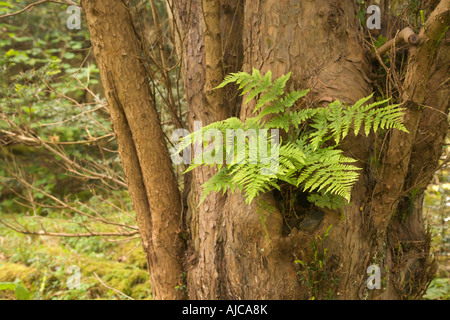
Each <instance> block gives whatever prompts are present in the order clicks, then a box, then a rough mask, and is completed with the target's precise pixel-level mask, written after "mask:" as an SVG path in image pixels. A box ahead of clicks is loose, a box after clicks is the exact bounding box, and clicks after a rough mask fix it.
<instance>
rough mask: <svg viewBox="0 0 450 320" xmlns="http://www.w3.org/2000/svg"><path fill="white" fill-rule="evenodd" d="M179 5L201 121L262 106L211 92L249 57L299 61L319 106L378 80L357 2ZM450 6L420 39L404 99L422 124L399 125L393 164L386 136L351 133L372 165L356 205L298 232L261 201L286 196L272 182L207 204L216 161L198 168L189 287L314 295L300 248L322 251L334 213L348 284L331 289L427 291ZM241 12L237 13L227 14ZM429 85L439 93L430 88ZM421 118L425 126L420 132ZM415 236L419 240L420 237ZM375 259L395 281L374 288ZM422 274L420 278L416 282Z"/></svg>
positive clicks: (338, 273) (208, 295) (295, 82)
mask: <svg viewBox="0 0 450 320" xmlns="http://www.w3.org/2000/svg"><path fill="white" fill-rule="evenodd" d="M383 3H384V1H383ZM219 4H220V9H219V10H218V9H217V6H218V5H219ZM169 7H171V9H172V14H173V22H174V24H176V25H177V28H175V27H174V30H175V29H178V30H183V32H178V34H176V32H174V34H175V38H176V43H177V51H178V54H179V56H180V57H182V59H183V64H182V66H183V67H182V71H183V79H184V84H185V88H186V93H187V101H188V105H189V109H190V118H189V127H190V129H191V130H192V129H193V122H194V121H196V120H199V121H202V122H203V123H202V124H203V125H206V124H209V123H211V122H212V121H217V120H221V119H223V117H227V116H230V115H235V116H240V117H241V119H242V120H244V119H245V118H246V117H248V116H250V114H251V112H252V110H253V105H252V104H249V105H244V106H241V105H240V103H241V100H240V99H237V98H236V97H235V96H234V95H233V93H232V90H229V91H226V90H225V91H224V92H215V93H214V94H215V98H214V99H212V100H211V99H210V97H211V96H210V95H209V89H211V87H213V86H215V85H217V83H218V79H217V78H218V77H219V75H220V74H222V75H226V74H228V73H229V72H236V71H239V70H241V67H242V69H243V70H244V71H246V72H251V68H256V69H259V70H261V72H263V73H264V72H266V71H268V70H271V71H272V72H273V74H274V78H275V77H279V76H281V75H283V74H286V73H288V72H292V77H291V80H290V82H289V83H288V86H289V89H290V90H292V89H303V88H311V89H312V90H311V94H310V95H309V96H308V97H307V102H308V103H312V104H313V105H317V106H319V105H320V106H323V105H326V104H327V103H330V102H332V101H334V100H337V99H339V100H341V101H343V102H346V103H349V104H351V103H354V102H356V101H357V100H359V99H360V98H362V97H365V96H368V95H369V94H371V93H372V92H373V88H372V81H371V79H370V72H369V69H370V63H371V62H370V53H369V52H365V49H364V47H363V44H362V40H361V37H360V34H361V30H360V27H359V26H358V22H357V20H356V19H355V15H356V12H357V10H358V8H357V6H356V4H353V3H350V2H344V1H331V2H330V1H325V0H323V1H320V0H317V1H309V2H304V1H288V0H277V1H275V0H265V1H242V2H240V1H235V2H231V1H200V0H197V1H195V0H194V1H187V2H185V1H175V0H174V1H169ZM447 10H448V1H442V2H441V4H440V5H439V6H438V7H437V8H436V10H435V12H434V13H433V14H432V15H431V16H430V18H429V20H428V22H427V26H426V28H425V29H424V30H423V31H422V32H421V33H420V35H419V36H420V39H421V40H420V42H419V44H418V46H417V48H413V49H412V50H411V54H410V58H409V63H410V65H409V67H408V72H407V76H406V79H405V82H404V88H403V89H404V95H403V97H404V98H403V100H404V102H405V104H406V105H407V106H408V112H407V115H406V118H405V122H406V125H407V127H408V128H409V129H410V131H412V135H407V134H403V133H399V132H395V131H393V132H392V133H391V134H390V136H389V137H388V139H387V143H388V150H387V151H385V152H384V153H383V154H384V157H383V159H382V160H383V162H382V167H381V168H382V170H381V176H379V175H378V174H377V173H376V171H375V170H374V169H373V168H372V167H371V166H370V159H371V158H372V157H374V155H375V153H374V152H375V149H376V147H378V148H379V146H376V145H375V142H376V141H377V140H375V139H374V136H370V137H368V138H365V137H362V136H361V135H359V136H358V137H348V138H346V139H345V140H344V142H343V144H342V148H343V150H344V151H345V153H346V154H347V155H349V156H351V157H354V158H356V159H358V160H359V165H360V167H361V168H362V169H363V170H362V172H361V178H360V180H359V181H358V183H357V184H356V185H355V187H354V191H353V193H352V203H351V205H350V206H347V207H344V208H343V209H342V211H341V212H337V211H331V210H323V211H324V217H323V218H322V219H321V221H319V224H318V225H317V226H316V227H315V228H313V229H311V230H304V229H302V228H300V229H299V230H297V229H294V230H293V231H292V232H291V233H290V234H289V236H286V235H285V234H284V233H283V227H284V221H283V216H282V214H281V211H280V210H278V209H276V210H275V211H269V210H267V209H266V208H267V206H265V205H261V203H266V204H271V205H273V206H274V207H275V208H277V206H278V204H277V200H275V198H274V196H273V195H272V194H270V193H269V194H266V195H264V196H263V197H261V199H258V201H263V202H258V201H254V202H253V204H252V205H251V206H246V205H245V204H244V199H243V197H242V195H239V194H230V193H227V194H225V195H224V196H222V195H215V194H211V195H210V196H208V197H207V199H206V200H205V202H204V203H203V204H201V205H200V206H199V207H198V208H197V204H198V200H199V197H200V194H201V184H203V183H204V182H205V181H207V180H208V179H209V178H210V177H211V176H212V174H213V173H214V172H215V171H214V169H206V168H199V169H196V170H195V171H194V173H193V176H194V177H193V182H192V189H191V191H190V201H189V204H190V206H189V207H190V210H189V215H188V219H187V223H188V224H190V242H189V250H188V255H187V259H186V263H185V267H186V270H187V275H188V295H189V298H193V299H198V298H201V299H217V298H220V299H298V298H308V297H310V296H311V292H310V291H311V288H309V287H308V286H307V285H305V283H304V282H303V283H302V282H300V281H298V280H299V277H298V274H297V271H298V269H297V267H296V265H295V264H294V260H295V259H301V260H303V261H306V262H308V261H311V259H312V256H313V254H314V253H313V252H311V249H310V244H311V242H312V241H313V240H314V239H315V237H316V236H319V235H323V233H324V232H325V230H326V229H327V228H328V226H330V225H332V226H333V227H332V229H331V232H330V235H329V238H328V239H327V240H326V241H325V243H324V246H325V247H326V248H327V249H328V256H329V258H328V259H329V261H328V266H329V267H330V266H331V269H332V270H330V271H331V275H330V276H331V277H336V279H337V278H339V284H338V286H337V287H336V288H334V289H333V290H332V292H331V294H332V295H333V296H334V297H337V298H344V299H362V298H367V297H370V298H375V299H377V298H390V299H392V298H403V297H404V295H405V293H406V292H409V294H412V295H413V296H414V294H418V292H419V291H420V288H423V284H424V282H426V281H427V274H428V273H427V271H426V269H427V268H431V267H430V262H429V243H428V242H427V241H428V240H427V239H428V238H427V235H426V232H425V230H424V227H423V220H422V217H421V209H420V208H421V204H422V201H423V190H424V188H425V185H426V183H427V179H429V174H430V173H431V172H432V171H434V170H435V169H436V163H437V159H438V158H439V154H440V152H441V150H442V144H443V141H444V135H445V130H446V121H445V113H446V112H448V102H447V101H448V86H447V85H446V84H445V74H446V72H447V71H446V70H448V59H447V57H446V55H445V54H441V57H440V59H439V60H438V63H435V60H436V59H435V57H436V55H435V52H436V47H437V46H436V39H437V38H439V36H440V34H442V32H443V30H444V29H443V26H444V25H445V24H446V23H448V20H447V18H448V13H446V11H447ZM218 12H219V21H220V35H219V32H218V29H217V26H218V24H217V20H216V21H209V22H208V20H209V18H211V17H213V16H214V17H215V18H214V19H216V17H217V14H218ZM230 21H232V24H230V23H225V22H230ZM208 25H209V28H208ZM230 25H232V27H231V29H230ZM241 26H242V27H241ZM227 28H228V29H227ZM230 31H231V32H233V36H232V37H231V39H230V40H229V39H228V38H227V36H226V35H227V34H228V33H229V32H230ZM219 39H220V45H219V41H218V40H219ZM220 47H221V50H222V55H221V56H220V57H219V56H217V54H218V52H219V51H217V50H218V48H220ZM239 48H241V49H239ZM242 48H243V52H242V53H241V50H242ZM440 52H444V49H441V50H440ZM445 52H446V51H445ZM212 57H214V58H212ZM242 59H243V60H242ZM219 61H221V62H222V63H219ZM240 61H243V64H242V66H241V63H240ZM228 66H231V67H228ZM227 67H228V68H227ZM423 70H427V71H426V72H423ZM429 70H431V71H430V72H428V71H429ZM427 86H428V88H427ZM202 89H203V91H202ZM232 89H235V88H232ZM425 89H426V90H428V91H426V90H425ZM426 92H437V93H438V94H437V95H434V94H433V95H430V96H427V95H426ZM221 94H223V97H221V96H220V95H221ZM424 102H426V103H427V104H430V106H432V108H435V109H438V111H436V110H434V111H432V110H431V109H430V110H427V111H425V112H423V113H422V112H420V111H418V108H417V106H419V105H422V104H423V103H424ZM439 111H440V112H441V113H439ZM419 119H420V121H421V122H420V123H418V122H419ZM431 119H439V125H438V126H432V125H431V122H430V121H432V120H431ZM417 128H419V131H418V132H419V134H421V135H422V136H421V137H419V136H418V135H417V134H416V133H417ZM430 140H433V144H432V147H431V148H430V149H429V150H428V152H427V153H426V156H425V157H422V158H421V157H420V155H417V156H415V155H414V154H415V153H414V151H412V150H417V152H422V151H421V150H423V149H424V148H425V145H426V142H424V141H430ZM377 143H380V142H379V141H378V142H377ZM411 154H412V156H411ZM425 172H427V174H428V176H427V175H426V174H425ZM418 180H420V181H422V180H423V181H424V182H423V187H422V188H421V189H420V191H419V192H418V193H417V196H416V198H414V201H413V206H412V210H410V211H411V213H410V215H409V216H408V217H407V219H405V220H403V222H402V223H399V222H398V221H395V220H392V219H391V216H392V215H393V212H394V211H395V210H396V208H397V206H398V204H399V201H400V200H401V199H402V196H403V195H404V191H405V190H407V189H408V188H411V187H413V186H415V182H416V181H418ZM394 185H395V187H394ZM387 186H389V187H387ZM258 203H259V204H258ZM262 220H264V221H265V223H264V224H263V223H262V222H261V221H262ZM399 239H402V241H406V242H407V243H406V245H405V249H404V250H403V256H402V259H401V263H400V264H399V263H398V261H400V260H398V259H397V260H395V258H398V254H399V252H396V251H395V250H394V249H393V248H394V246H395V245H398V240H399ZM413 242H416V243H417V244H418V245H417V246H416V247H415V248H414V249H411V248H412V247H411V243H413ZM371 264H379V265H380V267H381V268H382V269H383V268H386V269H388V270H389V271H388V274H386V277H387V286H386V288H385V290H382V291H380V292H376V293H371V294H369V293H368V291H367V287H366V280H367V278H368V275H367V274H366V269H367V267H368V266H369V265H371ZM383 270H384V269H383ZM414 273H416V274H414ZM394 278H395V279H396V280H395V281H393V280H392V279H394ZM414 282H416V284H414V285H408V284H407V283H414ZM325 289H327V288H325Z"/></svg>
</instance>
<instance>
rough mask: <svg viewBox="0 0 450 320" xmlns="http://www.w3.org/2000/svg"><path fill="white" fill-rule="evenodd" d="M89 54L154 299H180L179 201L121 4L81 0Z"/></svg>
mask: <svg viewBox="0 0 450 320" xmlns="http://www.w3.org/2000/svg"><path fill="white" fill-rule="evenodd" d="M82 7H83V10H84V12H85V14H86V19H87V22H88V27H89V32H90V35H91V41H92V45H93V47H94V53H95V58H96V61H97V64H98V68H99V70H100V75H101V79H102V83H103V87H104V88H105V92H106V98H107V101H108V105H109V109H110V112H111V121H112V124H113V128H114V132H115V134H116V137H117V140H118V143H119V146H120V147H119V154H120V157H121V161H122V164H123V168H124V171H125V175H126V178H127V183H128V188H129V191H130V195H131V199H132V203H133V207H134V210H135V212H136V218H137V221H138V224H139V230H140V233H141V237H142V243H143V246H144V249H145V252H146V254H147V261H148V268H149V272H150V278H151V283H152V293H153V297H154V298H155V299H180V298H183V296H184V295H183V292H182V291H180V290H175V287H176V286H177V285H178V282H179V280H180V275H181V273H182V270H183V269H182V263H181V260H182V256H183V244H182V241H181V239H180V235H179V228H180V227H181V225H180V214H181V199H180V194H179V191H178V185H177V181H176V179H175V175H174V173H173V170H172V165H171V160H170V156H169V153H168V150H167V145H166V142H165V138H164V134H163V132H162V129H161V126H160V120H159V117H158V114H157V111H156V108H155V103H154V101H153V100H152V98H151V94H150V89H149V83H148V80H147V73H146V70H145V68H144V66H143V65H142V64H141V58H140V57H141V47H140V42H139V38H138V36H137V35H136V33H135V31H134V27H133V23H132V19H131V15H130V11H129V9H128V8H127V7H126V4H125V3H124V2H122V1H119V0H113V1H107V2H105V1H101V0H84V1H82Z"/></svg>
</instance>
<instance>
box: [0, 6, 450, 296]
mask: <svg viewBox="0 0 450 320" xmlns="http://www.w3.org/2000/svg"><path fill="white" fill-rule="evenodd" d="M31 2H32V1H21V0H11V1H6V2H5V1H0V15H2V14H5V13H9V12H14V11H17V10H19V9H21V8H23V7H24V6H25V5H27V4H29V3H31ZM156 3H157V4H158V5H159V6H161V5H162V2H161V1H157V2H156ZM416 16H417V17H419V18H420V10H419V9H418V10H417V13H416ZM67 17H68V14H67V13H66V12H65V6H61V5H59V4H52V3H47V4H45V5H43V6H37V7H34V8H33V9H32V10H31V11H29V12H26V13H24V14H21V15H17V16H14V17H10V18H7V19H2V20H0V30H1V32H0V112H1V113H0V114H1V115H2V118H0V159H1V160H0V219H1V220H2V221H5V222H8V223H12V226H20V227H21V228H25V229H26V230H30V231H33V230H48V231H51V232H54V233H70V234H77V233H86V232H93V233H102V232H103V233H105V232H116V231H117V228H115V225H112V224H105V223H103V221H102V220H101V219H105V220H107V221H112V222H114V223H116V224H127V225H128V224H129V225H133V224H134V223H135V221H134V219H133V213H132V208H131V205H130V200H129V197H128V194H127V192H126V190H125V189H124V187H123V185H121V183H120V182H121V181H123V180H122V172H121V168H120V163H119V159H118V156H117V152H116V150H117V145H116V142H115V140H114V138H113V137H112V136H111V127H110V122H109V120H108V117H109V115H108V114H107V111H106V110H105V108H104V103H105V101H104V98H103V96H102V89H101V86H100V85H99V80H100V79H99V75H98V69H97V67H96V65H95V61H94V59H93V55H92V52H91V51H90V42H89V35H88V33H87V28H86V24H85V21H83V22H82V29H81V30H72V31H70V30H68V29H67V28H66V19H67ZM415 21H419V24H420V20H417V19H416V20H415ZM171 76H173V77H176V75H171ZM87 89H89V90H91V91H92V92H94V93H95V94H96V95H97V96H96V98H95V97H93V96H92V95H90V94H89V92H88V90H87ZM174 91H176V92H175V93H176V94H181V95H182V91H181V90H176V89H174ZM166 97H167V96H166V94H165V93H164V92H161V95H159V96H158V98H157V99H158V100H157V101H158V108H159V109H160V111H161V117H162V121H164V120H165V114H166V113H167V112H166V111H165V110H164V108H163V107H162V105H163V104H164V99H165V98H166ZM178 98H180V97H178ZM180 101H182V99H180ZM180 105H181V107H182V102H180ZM6 119H9V121H12V123H9V122H8V121H7V120H6ZM14 126H16V127H17V128H20V130H23V131H24V132H27V133H29V134H31V136H36V137H41V138H42V139H44V142H45V141H48V144H46V145H43V144H42V143H41V144H37V143H36V141H24V140H20V137H17V139H16V140H9V138H8V139H6V138H5V137H6V136H8V137H10V135H7V134H5V133H4V132H2V131H1V130H4V131H8V132H10V131H11V128H14ZM19 132H20V131H19ZM101 137H106V138H102V139H97V138H101ZM76 141H85V142H86V141H92V142H90V143H82V144H81V143H76V144H71V143H70V142H76ZM45 146H47V147H49V148H46V147H45ZM54 150H56V151H60V155H59V156H58V155H55V152H53V151H54ZM64 156H65V157H67V158H68V159H69V160H70V159H74V160H76V162H77V163H80V164H82V165H83V167H84V168H87V170H89V171H88V172H89V177H83V176H80V175H79V174H76V173H74V172H73V171H70V170H68V169H70V167H69V168H68V167H67V161H63V160H64V159H62V157H64ZM72 169H73V168H72ZM102 170H103V171H102ZM104 170H106V172H108V173H110V174H111V176H110V177H109V178H108V177H106V178H105V177H99V176H98V175H96V174H99V173H100V172H104ZM113 173H115V174H116V175H113ZM449 176H450V175H449V171H448V169H447V168H443V169H442V170H440V171H439V172H438V173H437V174H436V175H435V178H434V180H433V184H432V185H431V186H430V187H429V188H428V191H427V194H426V200H425V213H426V217H427V221H428V223H429V225H430V226H431V230H432V232H433V247H434V252H435V256H436V259H437V260H438V262H439V270H438V274H437V278H436V279H435V280H434V281H433V283H432V285H431V286H430V288H429V290H428V292H427V295H426V296H425V298H427V299H449V298H450V283H449V281H450V280H449V279H450V275H449V273H450V261H449V254H450V236H449V234H448V221H449V220H450V214H449V208H450V178H449ZM57 200H60V201H62V202H64V203H65V204H67V205H68V206H67V205H66V206H64V205H62V204H61V203H59V202H58V201H57ZM316 200H317V201H319V200H322V201H323V198H320V199H316ZM87 215H93V216H95V217H97V218H98V219H97V220H95V219H94V220H92V219H88V216H87ZM100 218H101V219H100ZM323 254H324V255H325V252H324V253H323ZM317 261H318V262H317V263H319V267H318V265H317V264H315V265H307V266H304V267H305V268H304V276H305V278H307V277H306V275H307V272H308V270H310V269H311V268H322V266H321V265H320V261H321V260H320V257H319V259H318V260H317ZM72 265H76V266H78V267H79V268H80V271H81V288H80V289H77V290H69V289H68V288H67V280H68V278H69V276H70V274H69V273H67V269H68V267H69V266H72ZM146 268H147V265H146V261H145V257H144V253H143V252H142V247H141V245H140V240H139V239H138V238H136V236H129V237H100V236H91V237H51V236H45V235H44V236H42V235H36V234H21V233H18V232H16V231H14V230H12V229H11V228H8V227H7V226H6V225H5V224H0V298H1V299H78V300H81V299H128V298H127V297H126V296H129V297H131V298H133V299H148V298H151V294H150V287H149V284H148V273H147V270H146ZM302 270H303V269H302ZM95 275H97V276H98V278H97V277H96V276H95ZM99 278H100V279H101V280H102V281H103V284H102V283H101V282H100V281H99ZM111 288H114V289H116V290H117V291H115V290H113V289H111ZM311 290H314V287H313V286H312V287H311ZM119 292H122V293H123V294H125V295H126V296H125V295H123V294H121V293H119Z"/></svg>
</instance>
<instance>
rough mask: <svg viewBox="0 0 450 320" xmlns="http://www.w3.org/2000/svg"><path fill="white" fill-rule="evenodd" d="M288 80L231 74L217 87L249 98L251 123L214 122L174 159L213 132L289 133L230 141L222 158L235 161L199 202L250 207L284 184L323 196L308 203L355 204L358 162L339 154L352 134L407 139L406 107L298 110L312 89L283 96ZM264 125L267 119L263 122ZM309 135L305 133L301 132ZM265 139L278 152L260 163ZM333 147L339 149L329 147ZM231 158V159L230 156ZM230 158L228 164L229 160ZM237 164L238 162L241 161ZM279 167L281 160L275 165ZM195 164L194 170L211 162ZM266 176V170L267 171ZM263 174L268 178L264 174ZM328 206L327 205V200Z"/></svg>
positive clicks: (383, 104) (360, 103)
mask: <svg viewBox="0 0 450 320" xmlns="http://www.w3.org/2000/svg"><path fill="white" fill-rule="evenodd" d="M289 78H290V73H289V74H287V75H285V76H282V77H280V78H278V79H277V80H275V81H274V82H273V81H272V73H271V72H270V71H268V72H267V73H266V74H265V75H264V76H262V75H261V74H260V72H259V71H258V70H256V69H253V73H252V74H251V75H250V74H248V73H245V72H238V73H233V74H230V75H228V76H227V77H226V78H225V79H224V81H223V82H222V83H221V84H220V85H219V86H218V87H217V88H222V87H224V86H226V85H228V84H230V83H236V84H237V85H239V89H240V90H242V95H245V94H247V97H246V99H245V102H244V103H248V102H250V101H251V100H255V102H256V104H255V108H254V111H253V113H254V114H256V115H255V116H254V117H250V118H247V119H246V121H245V122H242V121H240V120H239V119H237V118H229V119H227V120H224V121H219V122H215V123H212V124H210V125H208V126H206V127H204V128H202V130H201V131H200V132H194V133H192V134H191V135H190V136H188V137H186V138H184V139H183V141H182V142H181V144H180V145H179V148H178V149H177V150H176V153H179V152H180V151H182V150H183V149H185V148H187V147H188V146H189V145H190V144H191V143H192V142H198V137H200V134H202V135H203V134H204V133H205V132H207V131H208V130H211V129H216V130H219V131H220V132H221V133H222V135H223V137H226V134H227V130H229V129H231V130H242V132H246V131H247V130H249V129H256V130H262V129H266V130H269V129H281V130H284V131H285V132H287V133H288V138H287V141H284V142H282V143H281V144H280V145H274V144H276V142H274V139H273V136H272V135H268V136H258V137H257V141H253V142H251V143H250V140H249V138H248V137H245V140H246V142H247V140H249V141H248V143H245V148H244V150H238V148H237V145H236V143H235V141H234V137H233V140H231V139H228V140H229V141H227V143H228V144H229V145H231V146H232V149H231V150H225V149H226V148H225V146H224V151H225V152H224V153H223V154H226V155H227V156H230V154H231V151H232V152H233V155H235V157H234V159H233V161H229V162H225V164H224V165H222V164H220V165H219V166H218V167H219V171H218V172H217V173H216V174H215V175H214V176H213V177H212V178H211V179H210V180H209V181H207V182H206V183H205V184H204V185H203V194H202V201H203V200H204V199H205V197H206V196H207V195H208V194H209V193H210V192H223V193H225V192H226V191H227V190H231V191H232V192H235V191H236V190H237V189H239V190H240V191H243V192H244V194H245V196H246V202H247V203H250V202H251V201H252V200H253V199H255V198H256V197H258V196H259V195H261V194H262V193H264V192H267V191H270V190H273V189H279V188H280V187H279V181H284V182H287V183H289V184H291V185H294V186H295V187H299V188H303V190H304V191H308V192H313V191H316V192H319V193H320V194H321V196H318V195H317V196H315V197H314V198H311V199H312V200H315V201H317V202H321V203H322V202H324V201H325V200H327V201H331V200H330V199H334V198H332V197H337V199H339V198H341V199H346V200H347V201H350V194H351V189H352V187H353V185H354V184H355V182H356V181H357V180H358V177H359V173H358V172H359V170H360V168H358V167H357V166H355V165H353V164H352V163H355V162H356V160H355V159H352V158H349V157H345V156H344V155H343V154H342V151H341V150H339V149H338V148H337V147H338V146H339V143H340V141H342V139H344V138H345V137H346V136H347V135H348V134H349V132H350V131H351V130H352V129H353V133H354V134H355V135H357V134H359V132H360V130H361V129H362V128H363V129H364V133H365V135H368V134H369V133H370V132H371V131H373V132H377V131H378V130H379V129H385V130H386V129H397V130H401V131H404V132H408V131H407V130H406V128H405V126H404V125H403V122H402V119H403V114H404V113H403V111H404V109H403V108H400V106H399V105H397V104H393V105H388V102H389V99H387V100H382V101H377V102H374V103H371V104H367V102H368V101H369V100H371V99H372V97H373V95H370V96H368V97H365V98H363V99H361V100H359V101H358V102H356V103H355V104H354V105H352V106H347V105H346V104H343V103H342V102H340V101H338V100H337V101H334V102H332V103H330V104H329V105H328V106H327V107H321V108H303V109H298V108H297V107H295V103H296V102H297V101H298V100H299V99H301V98H302V97H304V96H305V95H306V94H307V93H308V90H303V91H293V92H290V93H286V92H285V87H286V83H287V81H288V80H289ZM264 119H266V120H264ZM304 128H306V130H305V129H304ZM261 139H267V141H265V142H267V145H269V146H270V147H269V149H270V150H271V147H277V148H276V149H274V150H276V151H273V150H272V151H271V153H270V154H268V155H267V156H265V157H263V156H262V155H261V154H260V153H258V152H257V146H258V145H259V143H261V142H262V141H261ZM329 140H334V142H335V143H334V144H331V145H330V143H327V144H325V142H327V141H329ZM226 152H228V153H226ZM255 152H256V153H257V161H256V163H250V162H249V161H248V160H249V157H250V154H255ZM227 159H228V158H227ZM236 159H237V161H236ZM275 160H277V161H275ZM197 162H199V163H197V164H192V165H191V166H190V167H189V168H188V171H189V170H193V169H194V168H196V167H197V166H199V165H205V164H206V163H204V161H203V162H201V161H197ZM264 170H266V171H264ZM262 172H266V174H262ZM324 199H325V200H324Z"/></svg>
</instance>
